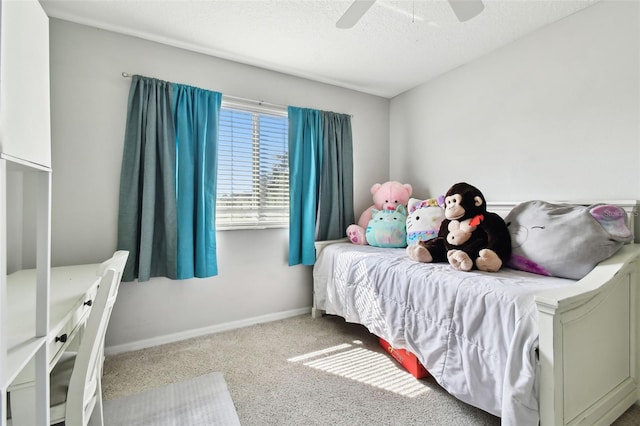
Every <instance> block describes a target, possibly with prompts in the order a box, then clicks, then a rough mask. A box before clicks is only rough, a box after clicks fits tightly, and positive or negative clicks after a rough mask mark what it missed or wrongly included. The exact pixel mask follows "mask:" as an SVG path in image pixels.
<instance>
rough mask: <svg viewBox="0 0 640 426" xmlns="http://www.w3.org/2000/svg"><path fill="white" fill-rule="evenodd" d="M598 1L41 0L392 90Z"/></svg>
mask: <svg viewBox="0 0 640 426" xmlns="http://www.w3.org/2000/svg"><path fill="white" fill-rule="evenodd" d="M597 1H598V0H545V1H542V0H540V1H538V0H506V1H500V0H485V1H484V3H485V9H484V11H483V12H482V13H481V14H480V15H479V16H477V17H475V18H473V19H472V20H470V21H467V22H465V23H460V22H458V20H457V19H456V17H455V15H454V13H453V12H452V10H451V8H450V7H449V4H448V3H447V2H446V1H442V0H416V1H392V0H378V1H376V2H375V4H374V5H373V6H372V7H371V9H369V10H368V11H367V13H366V14H365V15H364V16H363V18H362V19H361V20H360V21H359V22H358V23H357V24H356V25H355V26H354V27H353V28H351V29H346V30H345V29H338V28H336V26H335V23H336V21H337V20H338V19H339V18H340V16H342V14H343V13H344V11H345V10H346V9H347V8H348V7H349V5H350V3H351V2H350V1H328V0H297V1H285V0H269V1H266V0H262V1H243V0H233V1H231V0H213V1H212V0H209V1H204V0H200V1H190V0H164V1H153V0H124V1H122V0H83V1H78V0H72V1H69V0H41V1H40V2H41V3H42V5H43V7H44V9H45V11H46V12H47V14H48V15H49V16H52V17H56V18H60V19H65V20H68V21H72V22H77V23H81V24H86V25H91V26H94V27H98V28H102V29H107V30H111V31H116V32H120V33H124V34H129V35H133V36H137V37H140V38H144V39H148V40H153V41H157V42H161V43H165V44H169V45H172V46H177V47H181V48H185V49H190V50H194V51H197V52H201V53H206V54H210V55H214V56H217V57H220V58H225V59H230V60H234V61H238V62H242V63H245V64H250V65H255V66H259V67H262V68H266V69H270V70H274V71H280V72H284V73H287V74H292V75H296V76H300V77H305V78H309V79H312V80H317V81H321V82H325V83H330V84H335V85H337V86H341V87H346V88H350V89H354V90H358V91H361V92H365V93H370V94H374V95H379V96H383V97H387V98H391V97H393V96H395V95H398V94H400V93H402V92H404V91H406V90H408V89H411V88H413V87H415V86H417V85H420V84H421V83H424V82H425V81H428V80H430V79H432V78H434V77H436V76H438V75H440V74H442V73H444V72H446V71H448V70H451V69H453V68H455V67H458V66H460V65H462V64H464V63H467V62H469V61H471V60H473V59H475V58H477V57H480V56H482V55H484V54H486V53H488V52H490V51H492V50H495V49H496V48H498V47H500V46H504V45H506V44H508V43H510V42H511V41H513V40H516V39H518V38H520V37H522V36H524V35H526V34H528V33H531V32H533V31H535V30H537V29H538V28H540V27H543V26H545V25H548V24H550V23H552V22H555V21H557V20H559V19H562V18H564V17H565V16H568V15H570V14H572V13H575V12H576V11H578V10H580V9H582V8H585V7H588V6H590V5H592V4H594V3H595V2H597Z"/></svg>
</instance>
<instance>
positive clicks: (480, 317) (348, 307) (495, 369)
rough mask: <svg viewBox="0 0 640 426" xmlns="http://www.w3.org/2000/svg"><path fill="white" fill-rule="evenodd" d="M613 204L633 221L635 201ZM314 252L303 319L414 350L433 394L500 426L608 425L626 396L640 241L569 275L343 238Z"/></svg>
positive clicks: (630, 388)
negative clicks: (332, 319)
mask: <svg viewBox="0 0 640 426" xmlns="http://www.w3.org/2000/svg"><path fill="white" fill-rule="evenodd" d="M616 204H618V205H620V206H621V207H623V208H624V209H625V211H626V212H627V215H628V219H629V223H630V227H631V228H632V229H633V218H634V216H635V214H636V202H635V201H633V202H616ZM514 205H515V203H491V204H489V210H490V211H495V212H496V213H498V214H501V215H503V216H505V215H506V213H508V212H509V210H510V208H511V207H513V206H514ZM316 249H317V260H316V265H315V266H314V271H313V277H314V306H313V315H314V317H320V316H321V315H322V314H323V313H327V314H332V315H338V316H341V317H343V318H344V319H345V320H346V321H348V322H354V323H359V324H362V325H364V326H365V327H367V328H368V329H369V331H371V332H372V333H373V334H375V335H377V336H379V337H381V338H383V339H384V340H386V341H387V342H389V343H390V344H391V345H392V346H394V347H397V348H403V349H406V350H408V351H410V352H412V353H414V354H415V355H416V356H417V357H418V359H419V360H420V362H421V363H422V364H423V365H424V366H425V367H426V368H427V370H428V371H429V372H430V374H431V375H432V376H433V378H434V379H435V380H436V381H437V382H438V383H439V384H440V385H441V386H442V387H443V388H444V389H445V390H447V391H448V392H449V393H450V394H452V395H453V396H455V397H456V398H459V399H460V400H462V401H464V402H466V403H469V404H471V405H474V406H476V407H479V408H481V409H483V410H485V411H487V412H489V413H492V414H494V415H496V416H499V417H501V419H502V424H503V425H517V426H523V425H525V426H526V425H537V424H538V422H540V424H542V425H543V426H545V425H596V424H610V423H611V422H613V421H614V420H615V419H616V418H617V417H618V416H620V415H621V414H622V413H623V412H624V411H625V410H627V409H628V408H629V407H630V406H631V405H632V404H634V403H635V402H636V401H638V398H639V394H638V383H637V380H638V371H639V359H638V344H639V338H638V336H639V333H640V330H639V327H638V322H639V320H640V318H639V317H638V305H639V298H640V293H639V292H638V279H639V278H638V277H639V275H638V268H639V267H640V260H639V259H640V244H634V243H631V244H626V245H624V246H623V247H622V248H621V249H620V250H619V251H618V252H617V253H616V254H614V255H613V256H611V257H610V258H608V259H606V260H604V261H602V262H600V263H599V264H598V265H597V266H596V267H595V268H594V269H593V270H592V271H591V272H589V273H588V274H587V275H586V276H584V278H582V279H580V280H570V279H565V278H557V277H546V276H541V275H535V274H531V273H528V272H522V271H517V270H514V269H509V268H503V269H502V270H501V271H500V272H498V273H487V272H481V271H471V272H459V271H455V270H453V269H452V268H451V267H450V266H449V265H448V264H424V263H418V262H414V261H412V260H410V259H409V258H408V257H407V256H406V252H405V250H404V249H394V248H378V247H371V246H357V245H353V244H351V243H349V242H348V241H345V240H338V241H329V242H318V243H317V244H316Z"/></svg>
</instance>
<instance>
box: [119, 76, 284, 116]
mask: <svg viewBox="0 0 640 426" xmlns="http://www.w3.org/2000/svg"><path fill="white" fill-rule="evenodd" d="M122 77H124V78H131V77H132V75H131V74H129V73H128V72H126V71H123V72H122ZM222 97H223V100H224V98H226V99H228V100H230V101H238V102H249V103H254V104H257V105H259V106H262V105H264V106H271V107H276V108H282V109H287V105H280V104H273V103H270V102H265V101H259V100H255V99H248V98H241V97H239V96H231V95H225V94H223V95H222Z"/></svg>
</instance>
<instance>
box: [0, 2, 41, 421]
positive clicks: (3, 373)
mask: <svg viewBox="0 0 640 426" xmlns="http://www.w3.org/2000/svg"><path fill="white" fill-rule="evenodd" d="M27 182H30V183H31V184H27ZM26 200H28V201H29V202H26ZM23 201H24V203H23ZM15 203H19V204H23V206H24V209H23V208H22V206H21V207H20V208H16V205H15ZM23 210H24V211H23ZM16 211H17V212H19V213H22V215H21V216H20V215H16V214H13V215H12V214H11V213H15V212H16ZM8 212H9V214H8ZM16 216H18V217H16ZM8 217H9V218H10V220H9V221H8V220H7V218H8ZM50 227H51V123H50V102H49V19H48V17H47V16H46V14H45V12H44V11H43V9H42V7H41V6H40V3H39V2H38V1H37V0H21V1H0V426H4V425H5V424H6V417H7V389H8V388H9V385H10V384H11V382H12V381H13V379H14V378H15V377H16V376H17V375H18V374H19V373H20V371H21V370H22V369H23V368H24V367H25V366H26V365H27V364H29V363H33V365H34V366H35V372H36V380H35V400H34V410H35V413H36V421H37V425H38V426H39V425H43V426H44V425H47V426H48V425H49V363H48V345H47V344H46V343H47V335H48V332H49V281H50V271H51V264H50V258H51V253H50V252H51V229H50ZM8 228H9V230H10V231H12V236H13V235H17V236H18V237H17V238H8V232H7V231H8ZM21 228H22V229H28V231H29V232H27V233H28V234H30V235H35V236H34V243H35V246H36V249H35V266H36V269H37V273H36V278H35V281H34V282H32V283H28V284H27V285H33V286H34V287H35V288H36V292H35V294H36V296H35V300H33V301H32V303H34V304H35V305H36V311H35V312H36V314H35V315H36V319H35V328H34V330H33V336H32V337H29V338H28V339H27V340H22V341H20V342H19V343H16V342H14V341H12V340H11V337H10V336H11V332H10V330H11V324H10V323H9V320H8V318H7V307H8V306H9V304H10V303H12V301H11V300H10V299H8V292H7V285H8V283H9V282H10V280H11V278H10V277H7V272H8V271H7V260H8V259H9V258H11V259H12V261H13V260H15V256H12V251H14V252H15V251H16V250H22V244H21V241H20V240H19V238H20V236H21V235H23V234H22V232H20V231H18V232H17V233H16V232H14V231H15V230H16V229H21ZM13 254H15V253H13ZM21 262H22V259H21V257H20V258H19V260H18V261H17V262H15V261H13V262H12V268H13V267H14V265H18V267H19V266H20V263H21ZM14 303H15V301H14Z"/></svg>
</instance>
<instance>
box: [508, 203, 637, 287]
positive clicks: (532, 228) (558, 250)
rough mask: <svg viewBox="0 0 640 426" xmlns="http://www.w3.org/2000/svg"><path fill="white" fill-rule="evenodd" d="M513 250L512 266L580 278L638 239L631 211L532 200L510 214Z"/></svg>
mask: <svg viewBox="0 0 640 426" xmlns="http://www.w3.org/2000/svg"><path fill="white" fill-rule="evenodd" d="M505 222H506V223H507V226H508V227H509V230H510V232H511V241H512V246H513V253H512V255H511V259H510V260H509V262H508V266H509V267H511V268H514V269H520V270H522V271H527V272H533V273H535V274H541V275H552V276H556V277H563V278H571V279H575V280H579V279H581V278H582V277H584V276H585V275H586V274H587V273H589V271H591V270H592V269H593V268H594V267H595V266H596V265H597V264H598V263H599V262H601V261H603V260H604V259H606V258H608V257H610V256H611V255H613V254H614V253H615V252H616V251H618V250H619V249H620V248H621V247H622V246H623V245H624V243H626V242H629V241H631V240H632V239H633V235H632V233H631V231H630V230H629V228H628V227H627V216H626V213H625V211H624V210H623V209H622V208H620V207H618V206H613V205H604V204H599V205H593V206H589V207H584V206H574V205H568V204H552V203H547V202H545V201H538V200H536V201H527V202H525V203H521V204H519V205H517V206H516V207H514V208H513V210H512V211H511V212H510V213H509V214H508V215H507V217H506V218H505Z"/></svg>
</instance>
